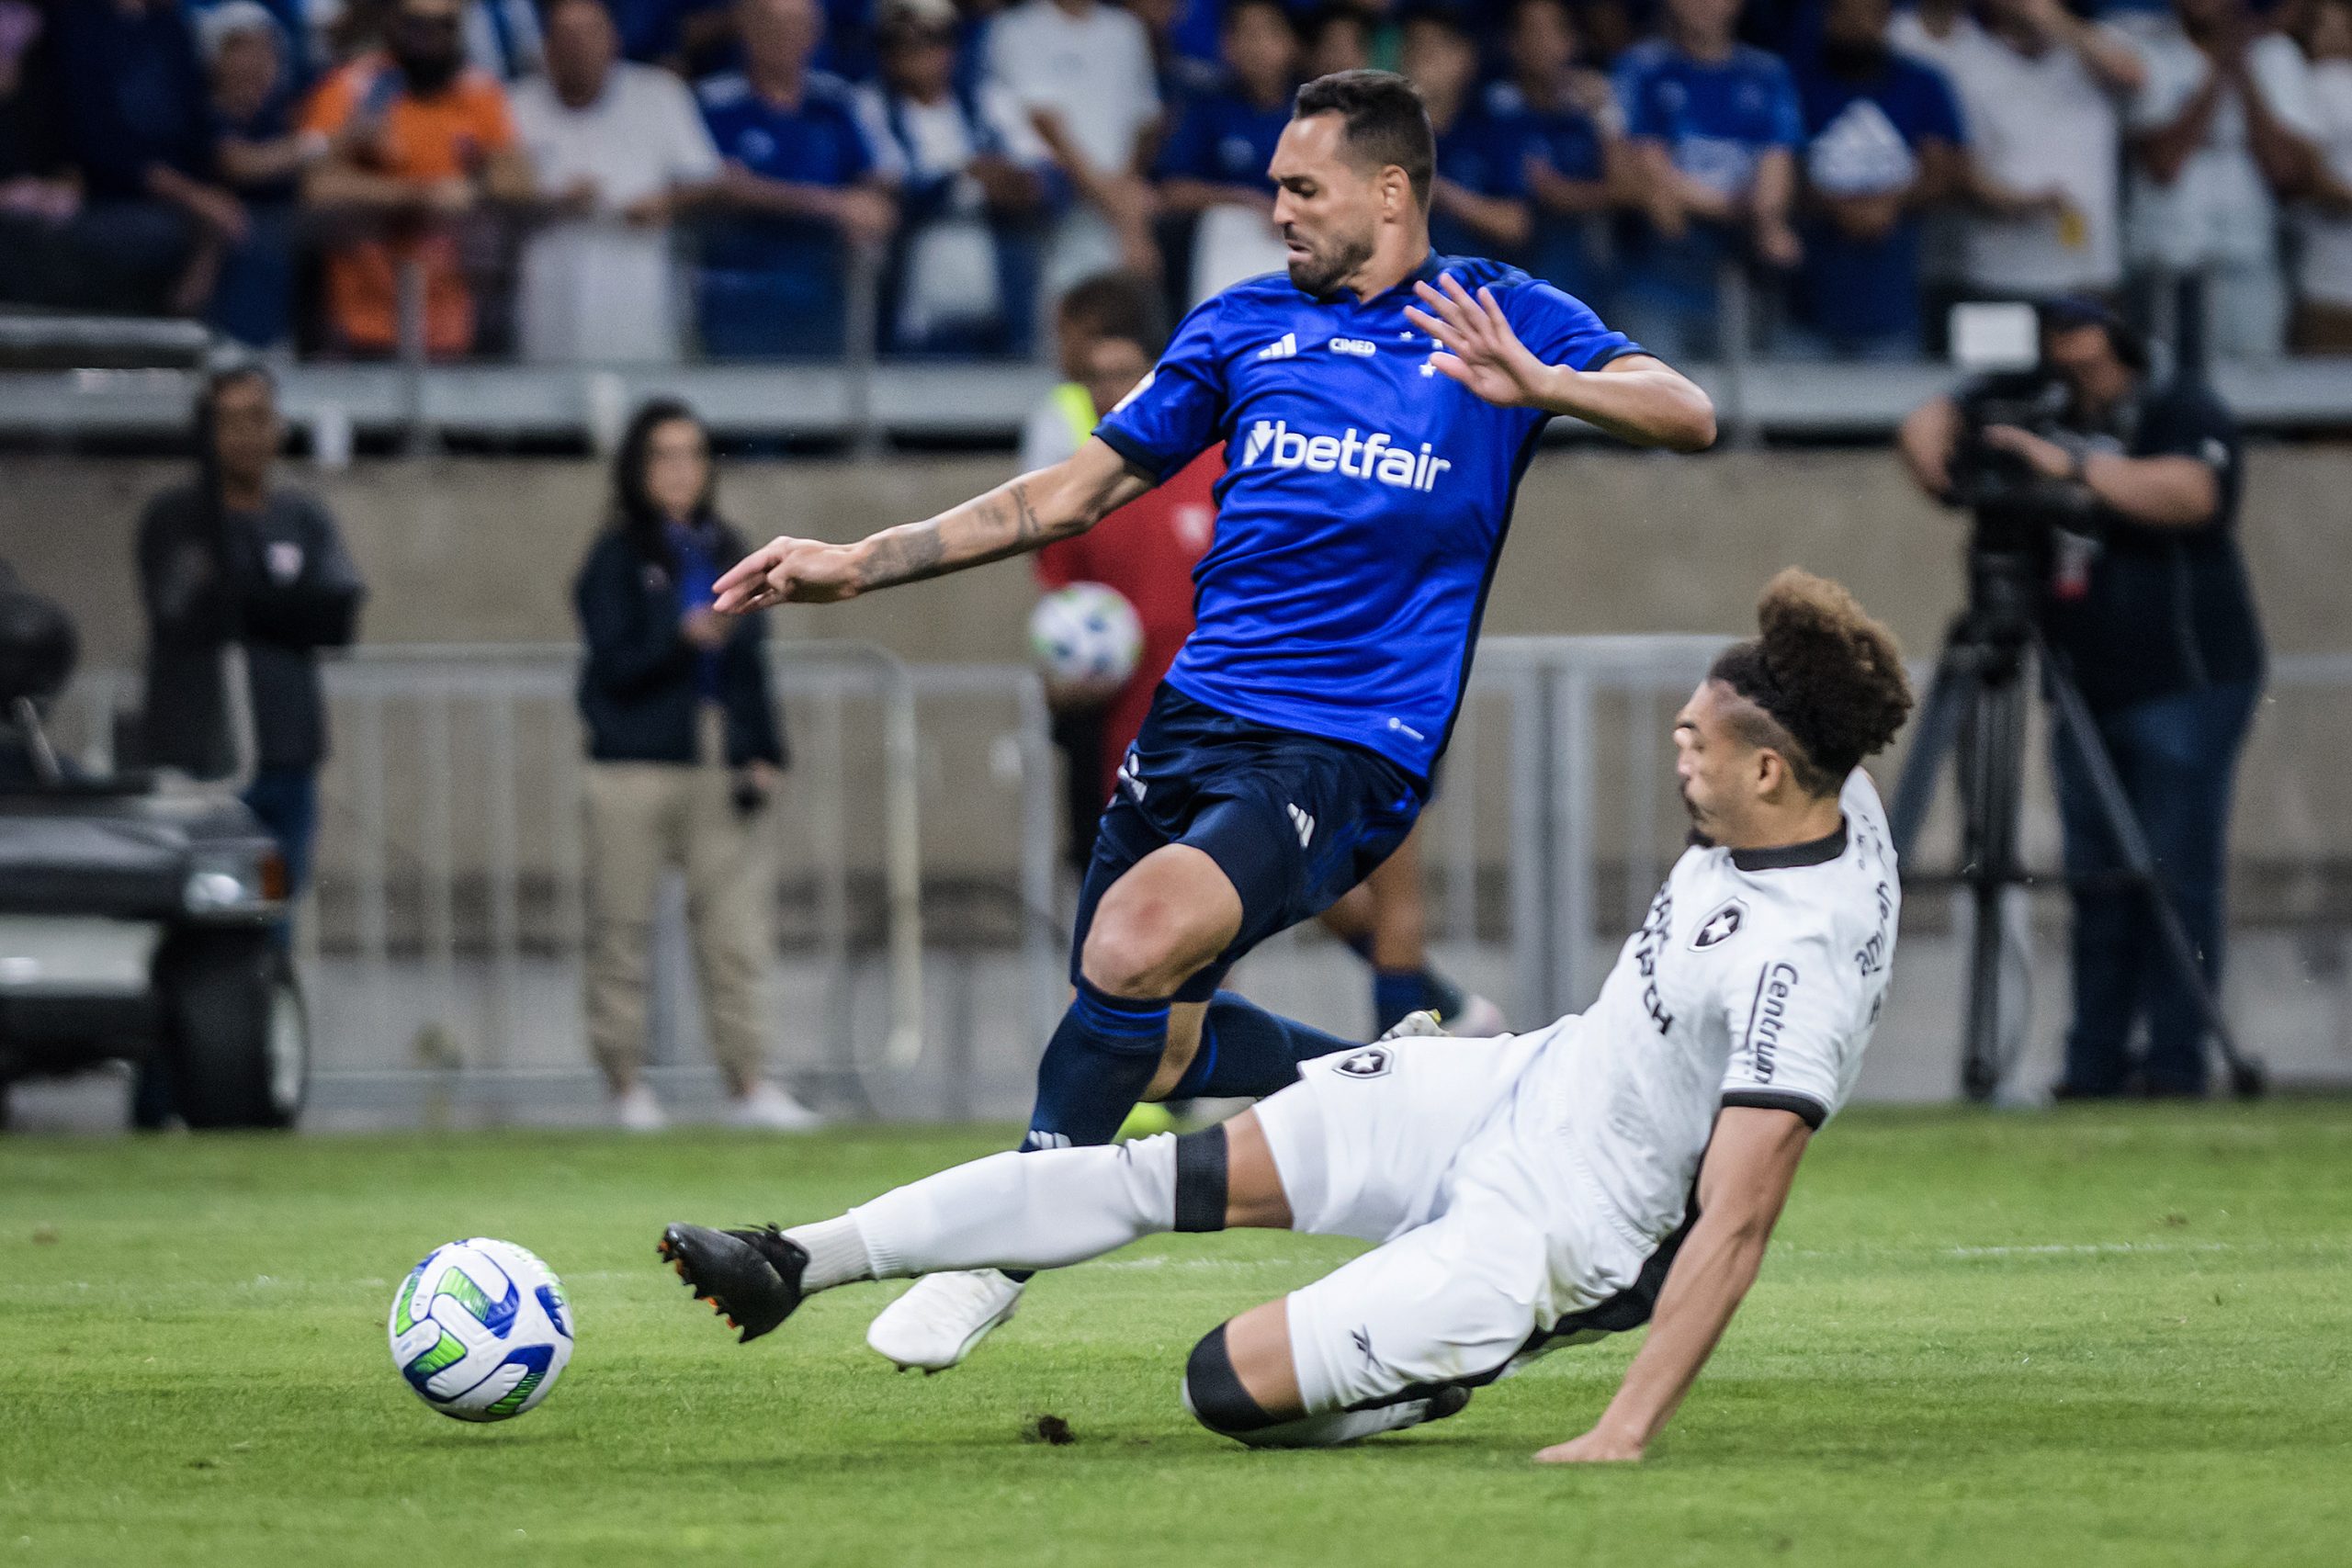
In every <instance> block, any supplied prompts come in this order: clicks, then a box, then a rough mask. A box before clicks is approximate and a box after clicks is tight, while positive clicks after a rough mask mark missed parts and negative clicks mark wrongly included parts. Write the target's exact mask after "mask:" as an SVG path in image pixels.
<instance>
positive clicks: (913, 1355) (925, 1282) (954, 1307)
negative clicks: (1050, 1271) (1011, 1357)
mask: <svg viewBox="0 0 2352 1568" xmlns="http://www.w3.org/2000/svg"><path fill="white" fill-rule="evenodd" d="M1027 1288H1028V1287H1027V1286H1026V1285H1024V1284H1023V1283H1022V1281H1020V1280H1015V1279H1013V1278H1012V1277H1011V1276H1010V1275H1008V1274H1006V1273H1005V1272H1004V1271H1003V1270H1002V1269H955V1270H952V1271H950V1272H948V1273H944V1274H925V1275H924V1276H923V1277H922V1279H920V1280H916V1281H915V1283H914V1288H913V1289H912V1290H910V1291H909V1292H907V1293H906V1294H905V1295H903V1296H900V1297H899V1299H898V1300H897V1301H895V1302H892V1303H890V1304H889V1305H888V1306H886V1307H884V1308H883V1309H882V1311H881V1313H880V1314H878V1315H877V1316H876V1318H875V1319H874V1322H873V1323H872V1325H869V1326H868V1327H867V1328H866V1330H865V1342H866V1344H867V1345H869V1346H871V1347H872V1348H874V1349H875V1350H876V1352H877V1353H879V1354H881V1355H883V1356H885V1357H888V1359H891V1360H893V1361H896V1362H897V1363H898V1364H899V1371H908V1370H910V1369H920V1370H921V1371H925V1372H944V1371H946V1370H947V1369H948V1368H950V1367H952V1366H954V1365H956V1362H958V1361H961V1360H962V1359H964V1358H965V1357H967V1356H968V1355H970V1354H971V1353H972V1349H973V1348H974V1347H975V1346H977V1345H978V1344H979V1342H980V1341H981V1340H983V1339H985V1338H987V1337H989V1334H991V1333H993V1332H994V1331H995V1329H996V1326H997V1325H999V1324H1001V1323H1003V1322H1005V1321H1007V1320H1008V1319H1010V1318H1011V1317H1012V1314H1013V1311H1014V1309H1015V1308H1017V1307H1019V1306H1020V1305H1021V1292H1023V1291H1024V1290H1026V1289H1027Z"/></svg>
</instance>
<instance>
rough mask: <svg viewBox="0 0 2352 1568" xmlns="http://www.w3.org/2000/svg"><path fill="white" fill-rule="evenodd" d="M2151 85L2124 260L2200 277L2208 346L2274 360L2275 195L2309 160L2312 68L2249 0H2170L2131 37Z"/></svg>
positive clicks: (2283, 299)
mask: <svg viewBox="0 0 2352 1568" xmlns="http://www.w3.org/2000/svg"><path fill="white" fill-rule="evenodd" d="M2134 38H2135V41H2136V42H2137V43H2138V44H2139V46H2140V52H2141V54H2142V56H2143V58H2144V59H2145V61H2146V62H2147V81H2146V83H2145V85H2143V86H2142V87H2141V89H2140V91H2139V93H2138V94H2137V95H2136V96H2133V98H2132V100H2131V107H2130V108H2129V110H2128V111H2127V117H2126V118H2128V120H2129V123H2130V127H2131V203H2130V211H2131V220H2130V243H2129V245H2128V247H2127V250H2128V253H2129V260H2130V261H2131V264H2132V265H2133V266H2134V268H2135V269H2138V268H2143V267H2145V268H2150V269H2153V271H2154V276H2156V277H2157V278H2159V279H2161V278H2163V277H2164V276H2168V275H2177V274H2186V273H2198V274H2201V275H2202V276H2203V279H2204V310H2205V326H2206V336H2205V345H2206V348H2207V350H2208V351H2209V352H2211V353H2213V354H2216V355H2224V356H2226V357H2229V358H2233V359H2245V358H2255V359H2267V358H2272V357H2275V356H2276V355H2278V352H2279V350H2280V348H2282V347H2283V346H2284V345H2285V343H2286V335H2287V290H2286V280H2285V279H2284V278H2283V277H2282V276H2280V273H2279V258H2278V198H2280V197H2293V196H2295V195H2297V194H2299V193H2300V192H2301V190H2302V188H2303V187H2304V186H2306V185H2307V184H2309V182H2310V178H2311V175H2312V173H2313V172H2314V171H2315V170H2316V168H2317V166H2318V162H2319V158H2318V150H2317V148H2316V147H2315V146H2314V142H2315V141H2316V140H2317V138H2318V136H2319V130H2320V128H2319V119H2318V112H2317V109H2316V108H2315V107H2314V106H2313V104H2312V84H2311V73H2310V68H2309V67H2308V66H2306V65H2305V64H2304V62H2303V54H2302V51H2301V50H2300V49H2298V48H2296V47H2295V41H2294V40H2293V39H2290V38H2289V37H2287V36H2286V35H2285V34H2284V33H2275V32H2267V31H2264V30H2263V28H2262V24H2261V23H2260V22H2258V21H2256V18H2255V17H2254V16H2253V15H2252V14H2251V13H2250V12H2249V11H2248V10H2247V9H2246V7H2245V0H2174V6H2173V12H2172V15H2171V16H2169V17H2149V18H2146V19H2145V20H2144V21H2143V23H2142V24H2141V25H2140V26H2139V27H2138V28H2136V29H2135V32H2134Z"/></svg>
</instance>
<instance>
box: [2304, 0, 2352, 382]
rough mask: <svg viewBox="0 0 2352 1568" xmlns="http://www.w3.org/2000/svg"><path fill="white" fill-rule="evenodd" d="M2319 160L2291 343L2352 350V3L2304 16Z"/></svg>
mask: <svg viewBox="0 0 2352 1568" xmlns="http://www.w3.org/2000/svg"><path fill="white" fill-rule="evenodd" d="M2302 28H2303V48H2304V51H2305V52H2306V53H2308V54H2309V56H2310V58H2311V67H2312V109H2313V111H2314V114H2315V117H2316V119H2317V122H2318V127H2319V151H2320V161H2319V163H2318V164H2316V166H2315V167H2314V168H2313V169H2312V183H2311V195H2310V200H2309V201H2308V202H2306V203H2305V204H2304V206H2303V208H2302V209H2301V212H2299V213H2298V214H2297V217H2298V219H2299V220H2300V224H2299V226H2300V229H2301V242H2302V243H2301V247H2300V251H2299V254H2298V255H2297V258H2296V262H2297V265H2296V273H2295V283H2296V292H2297V293H2298V294H2299V295H2300V296H2301V299H2300V302H2299V304H2298V306H2297V309H2296V317H2295V346H2296V347H2297V348H2299V349H2301V350H2302V351H2303V352H2304V353H2306V354H2346V353H2352V0H2315V3H2314V4H2313V5H2312V6H2309V7H2308V8H2307V9H2306V10H2305V12H2304V14H2303V17H2302Z"/></svg>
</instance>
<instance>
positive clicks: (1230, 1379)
mask: <svg viewBox="0 0 2352 1568" xmlns="http://www.w3.org/2000/svg"><path fill="white" fill-rule="evenodd" d="M1184 1404H1185V1408H1187V1409H1189V1410H1190V1411H1192V1413H1193V1420H1195V1421H1198V1422H1199V1423H1200V1424H1201V1425H1202V1426H1204V1427H1207V1428H1208V1429H1209V1430H1210V1431H1212V1432H1221V1433H1223V1434H1224V1435H1225V1436H1227V1437H1228V1438H1230V1437H1235V1436H1238V1434H1240V1433H1243V1432H1259V1431H1263V1430H1264V1429H1265V1428H1267V1427H1272V1426H1273V1425H1275V1421H1274V1418H1273V1417H1272V1416H1269V1415H1267V1414H1266V1411H1265V1407H1264V1406H1263V1405H1261V1404H1259V1403H1258V1402H1257V1401H1256V1400H1255V1399H1253V1398H1251V1397H1250V1391H1249V1390H1248V1389H1246V1388H1244V1387H1242V1386H1241V1379H1240V1377H1239V1376H1238V1374H1236V1373H1235V1371H1234V1370H1233V1358H1232V1357H1231V1356H1230V1355H1228V1354H1227V1352H1226V1348H1225V1325H1224V1324H1222V1323H1220V1324H1218V1325H1216V1327H1215V1328H1212V1329H1210V1330H1209V1331H1208V1333H1206V1334H1205V1335H1203V1336H1202V1337H1201V1342H1200V1343H1199V1344H1197V1345H1195V1346H1193V1354H1192V1356H1191V1358H1190V1359H1188V1360H1186V1361H1185V1363H1184Z"/></svg>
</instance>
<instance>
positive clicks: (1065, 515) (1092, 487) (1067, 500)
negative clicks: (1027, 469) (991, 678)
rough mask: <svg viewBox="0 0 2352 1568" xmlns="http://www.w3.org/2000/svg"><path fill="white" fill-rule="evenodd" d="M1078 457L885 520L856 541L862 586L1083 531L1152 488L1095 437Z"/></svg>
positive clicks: (919, 576) (940, 571) (934, 573)
mask: <svg viewBox="0 0 2352 1568" xmlns="http://www.w3.org/2000/svg"><path fill="white" fill-rule="evenodd" d="M1089 445H1090V446H1091V447H1092V448H1093V450H1091V451H1081V452H1080V456H1079V457H1073V458H1070V459H1069V461H1067V462H1064V463H1060V464H1057V465H1056V466H1055V467H1053V468H1041V469H1039V470H1038V471H1037V472H1035V473H1033V474H1023V476H1022V477H1021V478H1019V479H1012V480H1010V481H1008V482H1007V483H1004V484H1001V485H999V486H998V487H997V488H996V489H994V490H992V491H989V492H988V493H987V494H986V495H982V496H977V497H975V498H974V499H972V500H970V501H967V502H964V504H963V505H961V506H956V507H950V508H949V509H948V510H947V511H945V512H943V513H940V514H939V515H938V516H936V517H933V518H931V519H930V520H929V521H927V522H922V523H909V524H906V525H903V526H901V527H897V528H886V529H884V530H883V531H882V532H881V533H879V534H876V535H875V536H873V537H871V538H869V539H867V540H866V541H865V544H863V545H862V546H859V547H857V548H858V563H857V587H858V591H859V592H865V591H867V590H870V589H875V588H888V587H891V586H892V585H894V584H896V583H900V582H920V581H922V580H923V579H925V578H929V577H942V576H944V575H945V574H947V573H948V572H951V571H961V570H963V569H964V568H966V567H967V566H978V565H980V564H981V563H983V562H985V561H992V560H1001V559H1003V558H1005V557H1006V556H1014V555H1020V554H1021V553H1023V551H1025V550H1034V549H1036V548H1038V547H1040V546H1043V545H1048V544H1051V543H1053V542H1054V541H1055V540H1056V539H1066V538H1069V536H1071V535H1073V534H1083V533H1084V532H1086V530H1087V529H1089V528H1091V527H1092V526H1094V525H1095V524H1097V523H1099V522H1101V521H1102V520H1103V515H1104V514H1105V513H1110V512H1113V511H1114V510H1116V509H1117V508H1119V507H1120V506H1123V505H1125V503H1126V502H1130V501H1133V500H1134V499H1135V498H1136V496H1138V495H1141V494H1142V493H1143V492H1144V491H1146V490H1148V489H1149V488H1150V485H1151V481H1150V479H1148V478H1147V477H1145V476H1142V475H1139V474H1134V473H1130V472H1129V471H1128V470H1127V469H1126V468H1125V465H1124V464H1123V463H1122V461H1121V460H1120V458H1119V457H1118V456H1117V455H1116V454H1115V453H1113V452H1112V451H1111V450H1110V448H1108V447H1107V446H1102V445H1101V444H1100V443H1099V442H1098V443H1090V444H1089Z"/></svg>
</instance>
